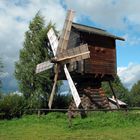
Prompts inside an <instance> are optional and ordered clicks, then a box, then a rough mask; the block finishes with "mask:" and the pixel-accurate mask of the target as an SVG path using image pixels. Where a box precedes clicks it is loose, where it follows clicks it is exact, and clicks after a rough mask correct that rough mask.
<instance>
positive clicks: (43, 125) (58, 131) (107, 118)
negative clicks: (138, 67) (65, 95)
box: [0, 112, 140, 140]
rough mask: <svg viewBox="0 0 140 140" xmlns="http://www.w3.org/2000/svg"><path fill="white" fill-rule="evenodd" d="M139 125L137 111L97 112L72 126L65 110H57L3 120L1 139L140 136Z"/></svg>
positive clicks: (88, 139) (106, 139)
mask: <svg viewBox="0 0 140 140" xmlns="http://www.w3.org/2000/svg"><path fill="white" fill-rule="evenodd" d="M139 127H140V114H139V113H135V112H128V114H125V113H124V112H110V113H109V112H108V113H104V112H94V113H93V114H91V115H90V117H88V118H85V119H80V118H76V119H73V121H72V127H71V128H69V127H68V120H67V117H66V115H65V114H63V113H57V112H54V113H49V114H47V115H43V116H41V117H39V118H38V117H37V116H36V115H32V116H24V117H22V118H21V119H13V120H10V121H6V120H3V121H0V128H1V129H0V140H15V139H22V140H28V139H30V140H43V139H44V140H45V139H47V140H71V139H76V140H94V139H95V140H120V139H122V140H132V139H134V140H139V136H140V131H139ZM15 132H16V133H15Z"/></svg>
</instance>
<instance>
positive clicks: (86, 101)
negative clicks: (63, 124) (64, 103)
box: [68, 87, 111, 117]
mask: <svg viewBox="0 0 140 140" xmlns="http://www.w3.org/2000/svg"><path fill="white" fill-rule="evenodd" d="M83 93H84V94H83V95H82V96H81V106H80V108H81V109H84V110H87V109H111V108H110V105H109V101H108V98H107V96H106V95H105V92H104V91H103V89H102V88H91V87H88V88H86V89H85V88H84V89H83ZM74 109H77V107H76V105H75V103H74V101H72V102H71V103H70V105H69V111H68V114H70V116H71V117H75V116H77V115H79V114H81V112H77V111H74ZM82 113H83V112H82ZM86 113H87V112H84V114H86ZM81 116H82V114H81Z"/></svg>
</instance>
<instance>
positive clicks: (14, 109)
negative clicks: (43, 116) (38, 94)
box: [0, 94, 26, 119]
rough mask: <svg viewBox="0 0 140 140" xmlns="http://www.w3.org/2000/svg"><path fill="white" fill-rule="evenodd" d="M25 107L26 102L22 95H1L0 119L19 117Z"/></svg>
mask: <svg viewBox="0 0 140 140" xmlns="http://www.w3.org/2000/svg"><path fill="white" fill-rule="evenodd" d="M25 107H26V102H25V100H24V97H23V96H19V95H17V94H9V95H3V98H1V99H0V117H1V119H11V118H14V117H21V115H22V114H23V113H24V109H25Z"/></svg>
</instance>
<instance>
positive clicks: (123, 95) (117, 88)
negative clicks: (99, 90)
mask: <svg viewBox="0 0 140 140" xmlns="http://www.w3.org/2000/svg"><path fill="white" fill-rule="evenodd" d="M112 86H113V89H114V92H115V93H116V96H117V98H118V99H120V100H122V101H124V102H126V103H127V104H128V105H129V104H130V97H129V91H128V89H126V88H125V87H124V86H123V84H122V82H121V80H120V78H119V76H116V78H115V80H114V81H113V82H112ZM102 87H103V89H104V90H105V93H107V95H108V96H110V97H111V96H112V95H113V94H112V91H111V89H110V87H109V84H108V83H106V82H104V83H102Z"/></svg>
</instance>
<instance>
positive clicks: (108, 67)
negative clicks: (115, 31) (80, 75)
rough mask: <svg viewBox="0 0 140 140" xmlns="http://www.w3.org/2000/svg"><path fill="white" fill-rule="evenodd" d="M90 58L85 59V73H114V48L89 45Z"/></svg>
mask: <svg viewBox="0 0 140 140" xmlns="http://www.w3.org/2000/svg"><path fill="white" fill-rule="evenodd" d="M89 50H90V52H91V53H90V59H88V60H85V63H84V70H85V73H91V74H92V73H93V74H103V75H105V74H107V75H115V73H116V50H115V47H114V48H104V47H98V46H89Z"/></svg>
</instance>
